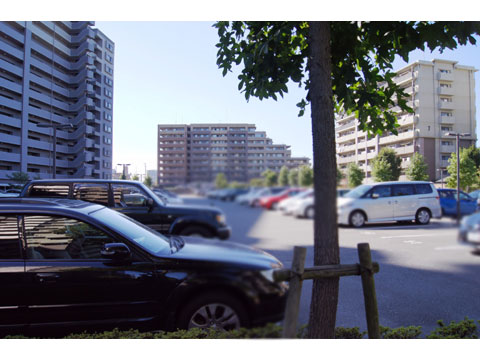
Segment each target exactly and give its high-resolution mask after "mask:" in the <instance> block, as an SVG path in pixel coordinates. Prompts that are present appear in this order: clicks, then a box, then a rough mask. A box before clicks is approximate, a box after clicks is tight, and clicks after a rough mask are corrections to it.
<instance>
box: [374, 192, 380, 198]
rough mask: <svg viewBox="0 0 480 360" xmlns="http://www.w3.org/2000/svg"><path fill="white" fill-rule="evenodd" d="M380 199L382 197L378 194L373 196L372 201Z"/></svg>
mask: <svg viewBox="0 0 480 360" xmlns="http://www.w3.org/2000/svg"><path fill="white" fill-rule="evenodd" d="M379 197H380V195H379V194H377V193H373V194H372V199H378V198H379Z"/></svg>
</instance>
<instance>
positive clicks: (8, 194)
mask: <svg viewBox="0 0 480 360" xmlns="http://www.w3.org/2000/svg"><path fill="white" fill-rule="evenodd" d="M18 195H19V194H18V193H15V192H6V191H1V190H0V198H3V197H18Z"/></svg>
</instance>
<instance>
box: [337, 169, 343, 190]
mask: <svg viewBox="0 0 480 360" xmlns="http://www.w3.org/2000/svg"><path fill="white" fill-rule="evenodd" d="M344 178H345V175H344V174H343V172H342V170H340V169H339V168H338V167H337V186H338V185H340V182H341V181H342V179H344Z"/></svg>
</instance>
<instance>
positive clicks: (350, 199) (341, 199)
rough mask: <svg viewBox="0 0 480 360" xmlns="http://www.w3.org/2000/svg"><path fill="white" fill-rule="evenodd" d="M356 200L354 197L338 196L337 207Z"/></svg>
mask: <svg viewBox="0 0 480 360" xmlns="http://www.w3.org/2000/svg"><path fill="white" fill-rule="evenodd" d="M354 201H355V199H352V198H344V197H339V198H337V207H340V206H343V205H347V204H350V203H352V202H354Z"/></svg>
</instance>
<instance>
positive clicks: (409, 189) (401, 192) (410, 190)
mask: <svg viewBox="0 0 480 360" xmlns="http://www.w3.org/2000/svg"><path fill="white" fill-rule="evenodd" d="M407 195H415V188H414V187H413V185H411V184H402V185H394V186H393V196H407Z"/></svg>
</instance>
